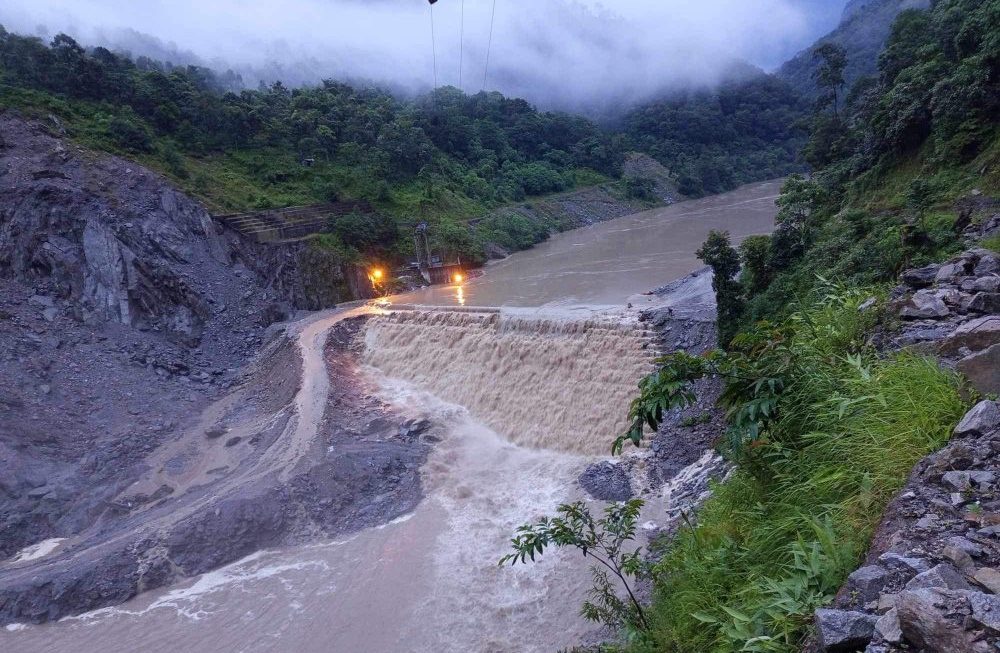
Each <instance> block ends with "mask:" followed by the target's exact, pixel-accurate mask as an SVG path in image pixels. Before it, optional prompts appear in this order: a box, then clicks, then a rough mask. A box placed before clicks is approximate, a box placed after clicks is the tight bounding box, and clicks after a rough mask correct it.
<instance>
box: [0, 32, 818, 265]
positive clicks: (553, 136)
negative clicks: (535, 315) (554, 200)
mask: <svg viewBox="0 0 1000 653" xmlns="http://www.w3.org/2000/svg"><path fill="white" fill-rule="evenodd" d="M241 86H242V84H241V80H240V79H239V78H238V76H236V75H234V74H232V73H231V72H227V73H216V72H213V71H211V70H209V69H206V68H201V67H196V66H172V65H170V64H165V63H161V62H157V61H153V60H150V59H148V58H144V57H139V58H136V59H135V60H132V59H131V58H129V57H128V56H126V55H123V54H120V53H114V52H111V51H109V50H108V49H106V48H102V47H97V48H91V49H86V48H84V47H82V46H81V45H80V44H78V43H77V42H76V41H74V40H73V39H72V38H70V37H69V36H66V35H64V34H60V35H58V36H56V37H55V38H54V39H53V40H52V41H51V43H48V44H46V43H44V42H42V41H41V40H40V39H38V38H34V37H26V36H20V35H17V34H12V33H8V32H7V31H5V30H4V29H3V28H2V27H0V107H5V106H6V107H15V108H17V109H19V110H21V111H25V112H28V113H29V114H33V115H37V116H39V117H41V118H43V119H45V120H49V116H54V117H55V118H57V119H58V120H59V123H60V126H61V127H63V128H65V129H66V130H67V131H68V132H69V134H70V135H71V136H72V137H74V138H76V139H78V140H79V141H80V142H82V143H83V144H85V145H87V146H90V147H93V148H95V149H99V150H104V151H108V152H112V153H117V154H122V155H124V156H126V157H130V158H134V159H136V160H138V161H139V162H141V163H143V164H145V165H149V166H150V167H153V168H154V169H157V170H159V171H162V172H164V173H165V174H167V175H168V176H170V177H171V178H172V180H173V181H174V182H175V183H177V184H178V185H179V186H180V187H182V188H183V189H184V190H185V191H187V192H189V193H191V194H192V195H194V196H196V197H198V198H199V199H201V200H202V201H204V202H205V203H206V204H207V205H208V206H209V208H210V209H212V210H214V211H218V212H232V211H241V210H251V209H258V208H272V207H280V206H290V205H302V204H309V203H314V202H322V201H329V200H335V199H364V200H368V201H370V202H371V203H373V204H374V205H375V206H376V207H377V208H378V209H379V211H380V213H381V214H382V217H381V218H378V219H377V220H376V222H381V223H385V224H382V227H386V225H387V224H389V223H392V222H395V223H396V224H398V225H403V224H404V223H406V224H408V223H410V222H414V221H416V220H419V219H423V220H429V221H431V222H432V223H433V224H435V225H438V227H439V228H436V229H435V230H434V233H435V234H436V237H437V238H438V239H439V241H440V242H438V243H437V245H438V246H440V247H443V248H445V249H447V250H452V251H456V252H459V253H461V254H464V255H465V257H466V258H469V259H473V260H475V259H476V258H479V257H481V256H482V254H481V252H482V249H483V248H482V243H479V242H476V239H475V238H474V237H473V235H471V234H470V233H469V230H468V228H467V227H466V226H465V223H466V222H467V221H468V220H470V219H474V218H479V217H481V216H482V215H484V214H485V213H487V212H488V211H489V210H491V209H493V208H495V207H498V206H501V205H503V204H506V203H509V202H518V201H523V200H524V199H525V198H527V197H530V196H538V195H545V194H549V193H557V192H560V191H565V190H569V189H573V188H576V187H581V186H588V185H593V184H597V183H606V182H611V181H613V182H615V183H616V191H617V192H620V193H621V194H622V195H623V196H635V194H636V193H637V192H639V194H640V195H641V190H642V189H643V188H644V186H643V185H642V184H641V183H640V184H632V185H629V184H625V183H621V182H618V181H617V180H618V179H619V177H620V175H621V167H622V162H623V159H624V156H625V153H626V152H628V151H632V150H638V151H643V152H646V153H648V154H650V155H652V156H653V157H655V158H656V159H658V160H659V161H660V162H662V163H663V164H664V165H665V166H666V167H667V168H668V169H669V170H670V171H671V172H672V174H673V175H674V177H675V180H676V182H677V183H678V184H679V186H680V190H681V192H682V193H684V194H686V195H689V196H700V195H703V194H706V193H715V192H720V191H725V190H729V189H731V188H734V187H736V186H737V185H739V184H742V183H745V182H748V181H755V180H760V179H767V178H773V177H776V176H780V175H783V174H787V173H788V172H790V171H793V170H798V169H801V164H800V163H797V162H796V156H797V149H798V146H799V145H801V140H802V138H803V134H804V132H803V131H802V130H801V129H800V128H799V127H798V126H797V125H798V119H799V118H801V117H802V116H803V115H804V114H805V112H804V105H803V103H802V102H801V101H800V100H798V99H797V97H796V95H795V93H794V92H793V91H792V90H791V88H790V87H788V86H787V85H785V84H784V83H782V82H780V81H778V80H777V79H776V78H774V77H771V76H767V75H763V74H762V73H759V71H757V72H754V73H753V74H752V75H749V76H746V75H744V76H743V78H742V79H741V80H740V81H734V82H730V83H727V84H725V85H723V86H722V87H720V88H718V89H715V90H705V91H699V92H694V91H692V92H690V93H683V94H680V95H677V96H674V97H671V98H668V99H665V100H663V101H660V102H653V103H649V104H647V105H645V106H643V107H640V108H637V109H635V110H633V111H632V113H630V114H628V115H625V116H624V117H623V118H622V119H621V121H620V122H621V124H622V125H623V128H622V129H617V128H613V127H602V126H599V125H597V124H595V123H594V122H592V121H590V120H588V119H586V118H582V117H579V116H572V115H568V114H564V113H552V112H545V111H539V110H537V109H536V108H534V107H532V106H531V105H530V104H528V103H527V102H525V101H524V100H520V99H511V98H506V97H504V96H502V95H500V94H499V93H478V94H475V95H465V94H463V93H462V92H461V91H459V90H458V89H455V88H451V87H445V88H440V89H437V90H435V91H433V92H432V93H430V94H427V95H423V96H420V97H417V98H414V99H401V98H398V97H395V96H393V95H392V94H390V93H388V92H385V91H383V90H380V89H377V88H355V87H351V86H348V85H346V84H342V83H338V82H335V81H328V82H325V83H323V84H322V85H320V86H316V87H304V88H295V89H290V88H287V87H285V86H284V85H282V84H281V83H275V84H272V85H270V86H261V87H260V88H257V89H243V88H241ZM637 189H638V190H637ZM356 222H357V226H358V227H359V228H360V229H361V230H362V231H364V232H365V233H356V234H355V233H353V232H352V233H348V234H341V235H343V236H346V238H347V240H350V241H352V242H350V243H343V242H341V243H339V244H340V245H346V246H347V247H346V249H347V250H351V251H357V249H358V248H361V249H362V250H364V249H366V248H368V249H371V248H374V249H377V250H379V251H380V252H389V253H392V252H396V251H397V250H398V249H400V248H403V249H404V250H405V247H407V246H408V243H409V239H399V238H398V233H397V231H396V230H394V229H392V228H373V229H368V228H367V227H371V226H373V225H372V224H370V223H371V222H372V221H371V220H361V221H356ZM374 226H375V227H378V226H379V225H378V224H375V225H374ZM502 227H503V225H501V228H502ZM510 228H511V229H517V228H519V227H518V225H511V226H510ZM373 234H380V236H379V238H378V239H377V242H375V241H373V240H372V236H373ZM341 240H343V238H342V239H341Z"/></svg>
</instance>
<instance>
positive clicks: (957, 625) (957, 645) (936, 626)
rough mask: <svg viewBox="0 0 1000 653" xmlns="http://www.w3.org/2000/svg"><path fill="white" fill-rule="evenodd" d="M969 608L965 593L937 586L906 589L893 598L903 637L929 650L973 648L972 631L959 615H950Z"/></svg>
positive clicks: (940, 652) (935, 652) (946, 651)
mask: <svg viewBox="0 0 1000 653" xmlns="http://www.w3.org/2000/svg"><path fill="white" fill-rule="evenodd" d="M968 609H969V608H968V599H967V598H966V597H965V596H964V593H962V592H959V591H953V590H944V589H940V588H923V589H918V590H912V591H911V590H906V591H903V592H900V594H899V597H898V598H897V599H896V611H897V613H898V615H899V629H900V632H901V633H902V636H903V639H905V640H906V641H907V642H909V643H910V644H912V645H914V646H916V647H918V648H920V649H922V650H924V651H927V652H928V653H956V652H957V651H972V650H973V642H974V637H973V635H972V634H971V633H969V632H966V631H965V630H964V629H963V627H962V622H961V619H960V618H949V616H950V615H960V614H961V613H963V612H966V611H968Z"/></svg>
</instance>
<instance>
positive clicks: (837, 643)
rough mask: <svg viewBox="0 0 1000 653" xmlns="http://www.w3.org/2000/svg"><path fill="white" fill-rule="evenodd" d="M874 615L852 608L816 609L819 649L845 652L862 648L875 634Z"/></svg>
mask: <svg viewBox="0 0 1000 653" xmlns="http://www.w3.org/2000/svg"><path fill="white" fill-rule="evenodd" d="M876 620H877V619H876V617H875V616H874V615H871V614H868V613H866V612H857V611H853V610H831V609H827V608H820V609H819V610H817V611H816V618H815V622H816V634H817V636H818V638H819V646H820V650H822V651H827V652H828V653H838V652H841V653H847V652H848V651H857V650H858V649H861V648H864V647H865V646H866V645H867V644H868V642H870V641H871V639H872V635H874V634H875V622H876Z"/></svg>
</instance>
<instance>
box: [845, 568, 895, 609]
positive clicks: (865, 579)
mask: <svg viewBox="0 0 1000 653" xmlns="http://www.w3.org/2000/svg"><path fill="white" fill-rule="evenodd" d="M888 579H889V573H888V572H887V571H886V570H885V569H883V568H882V567H880V566H878V565H865V566H864V567H860V568H859V569H856V570H855V571H854V572H853V573H851V575H850V576H848V577H847V591H848V593H849V594H850V596H851V597H852V599H853V600H854V601H855V602H856V603H857V604H859V605H864V604H865V603H868V602H869V601H874V600H876V599H878V597H879V594H880V593H881V592H882V589H883V588H884V587H885V584H886V582H887V581H888Z"/></svg>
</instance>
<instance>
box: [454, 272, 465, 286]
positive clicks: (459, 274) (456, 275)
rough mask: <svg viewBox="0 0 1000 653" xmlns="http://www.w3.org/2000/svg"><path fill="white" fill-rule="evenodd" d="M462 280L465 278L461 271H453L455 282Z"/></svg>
mask: <svg viewBox="0 0 1000 653" xmlns="http://www.w3.org/2000/svg"><path fill="white" fill-rule="evenodd" d="M464 280H465V277H464V276H462V273H461V272H456V273H455V283H462V282H463V281H464Z"/></svg>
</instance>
